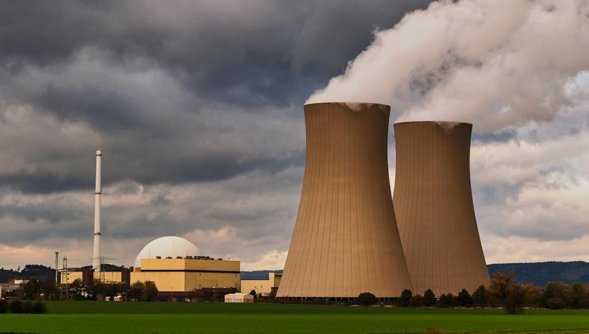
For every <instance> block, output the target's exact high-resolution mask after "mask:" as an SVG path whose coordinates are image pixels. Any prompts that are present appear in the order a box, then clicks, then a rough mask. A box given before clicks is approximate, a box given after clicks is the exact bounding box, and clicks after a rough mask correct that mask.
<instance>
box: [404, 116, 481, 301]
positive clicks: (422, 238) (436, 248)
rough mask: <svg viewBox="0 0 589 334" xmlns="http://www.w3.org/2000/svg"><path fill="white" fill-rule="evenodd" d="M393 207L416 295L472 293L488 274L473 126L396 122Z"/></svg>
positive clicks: (452, 123) (464, 124)
mask: <svg viewBox="0 0 589 334" xmlns="http://www.w3.org/2000/svg"><path fill="white" fill-rule="evenodd" d="M394 129H395V147H396V154H397V159H396V160H397V163H396V171H395V188H394V196H393V202H394V207H395V213H396V218H397V224H398V227H399V233H400V234H401V242H402V244H403V250H404V253H405V260H406V261H407V267H408V268H409V274H410V275H411V282H412V284H413V288H414V290H413V292H414V293H419V294H423V293H424V291H425V290H427V289H432V290H433V292H434V293H435V294H436V295H440V294H442V293H453V294H456V293H458V292H459V291H460V290H462V289H466V290H468V291H470V292H471V293H472V291H474V290H475V289H476V288H478V287H479V286H480V285H487V284H488V283H489V274H488V272H487V266H486V264H485V256H484V254H483V249H482V247H481V240H480V238H479V232H478V229H477V223H476V218H475V213H474V206H473V202H472V191H471V185H470V165H469V164H470V161H469V160H470V136H471V131H472V124H468V123H455V122H403V123H396V124H395V125H394Z"/></svg>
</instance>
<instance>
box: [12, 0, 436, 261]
mask: <svg viewBox="0 0 589 334" xmlns="http://www.w3.org/2000/svg"><path fill="white" fill-rule="evenodd" d="M427 3H428V1H406V2H389V1H384V0H378V1H369V2H366V1H346V2H341V1H296V2H293V1H270V0H254V1H219V2H214V1H99V2H93V1H51V2H49V1H2V2H0V142H2V143H5V144H6V145H3V146H2V148H0V166H2V167H1V168H0V210H1V211H0V226H2V233H1V234H0V247H2V245H8V246H10V247H16V249H17V250H13V252H14V253H11V254H21V253H22V254H25V253H23V252H22V248H19V247H30V245H32V244H34V245H38V246H40V247H51V249H45V250H46V251H47V252H49V253H47V254H48V255H47V256H45V255H43V256H44V257H47V258H48V259H49V258H51V257H52V256H53V252H52V249H53V248H55V249H60V248H61V250H62V251H63V252H67V250H68V249H69V250H70V251H71V252H72V253H70V254H69V256H74V255H75V254H78V255H76V256H78V257H79V258H80V261H81V262H80V265H83V264H87V263H86V262H87V260H88V259H87V258H88V257H89V255H88V256H86V253H84V251H81V250H80V249H82V248H84V247H87V246H89V245H90V241H91V238H92V217H93V200H92V199H93V192H92V191H93V186H94V151H95V150H96V149H98V148H101V149H102V150H103V187H104V189H105V192H104V198H103V211H102V216H103V226H102V228H103V229H102V232H103V236H104V242H105V250H107V251H106V252H108V253H109V254H108V256H114V257H117V258H118V259H119V261H120V262H119V263H122V264H126V265H128V264H130V262H129V261H128V260H131V259H132V258H134V256H135V254H136V252H137V251H138V250H139V249H140V247H141V246H142V245H143V244H145V243H146V242H147V241H149V240H150V239H152V238H155V237H157V236H161V235H169V234H175V235H184V236H186V237H187V238H189V239H191V240H193V241H194V242H196V243H197V246H198V247H199V248H200V249H201V250H202V251H203V252H204V253H205V254H211V255H217V256H224V255H226V254H230V253H231V254H234V255H236V254H237V255H238V256H239V257H240V258H241V259H243V260H244V261H246V260H247V261H250V262H255V261H259V259H260V258H261V257H262V255H264V254H267V253H268V252H270V253H272V252H274V253H276V254H282V255H284V254H283V253H284V251H285V250H286V247H288V241H289V238H290V231H291V229H292V224H293V221H294V216H295V213H296V202H297V200H298V197H299V194H298V192H299V190H300V184H301V178H302V172H303V168H302V167H303V164H304V154H305V153H304V135H305V132H304V122H303V116H302V105H303V103H304V101H305V99H306V98H307V97H308V95H309V94H310V93H312V92H313V91H314V90H316V89H317V88H319V87H322V86H324V85H325V84H326V82H327V81H328V80H329V78H331V77H332V76H334V75H336V74H339V73H340V72H342V71H343V69H345V67H346V66H347V62H348V61H349V60H350V59H352V58H353V57H354V56H355V55H356V54H357V53H358V52H361V51H362V50H363V49H364V48H365V47H366V46H367V45H369V43H370V41H371V40H372V38H373V32H374V30H375V29H379V28H389V27H392V26H393V25H394V24H395V23H396V22H398V21H399V20H400V19H401V18H402V17H403V15H404V14H405V13H406V12H408V11H411V10H414V9H416V8H423V7H425V6H426V4H427ZM121 240H125V242H124V243H121V242H120V241H121ZM121 247H122V248H121ZM33 252H35V251H33ZM74 252H75V253H74ZM80 252H81V253H80ZM26 254H29V255H26V256H27V257H29V258H30V257H31V256H32V255H30V254H32V253H26ZM88 254H89V253H88ZM19 256H20V255H19ZM22 256H23V258H24V257H25V255H22ZM27 261H28V260H27Z"/></svg>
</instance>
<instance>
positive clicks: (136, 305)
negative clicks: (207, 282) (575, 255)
mask: <svg viewBox="0 0 589 334" xmlns="http://www.w3.org/2000/svg"><path fill="white" fill-rule="evenodd" d="M47 306H48V309H49V312H50V313H47V314H0V333H109V334H113V333H176V334H179V333H236V332H239V333H421V332H424V331H426V330H427V329H428V328H436V329H439V330H441V331H444V332H471V333H478V332H480V333H483V332H485V333H489V332H525V333H535V332H547V333H589V311H587V310H560V311H551V310H528V311H527V312H526V313H525V314H521V315H507V314H503V313H502V311H500V310H480V309H464V310H461V309H428V308H387V307H349V306H322V305H285V304H222V303H157V302H151V303H148V302H125V303H114V302H110V303H107V302H48V303H47Z"/></svg>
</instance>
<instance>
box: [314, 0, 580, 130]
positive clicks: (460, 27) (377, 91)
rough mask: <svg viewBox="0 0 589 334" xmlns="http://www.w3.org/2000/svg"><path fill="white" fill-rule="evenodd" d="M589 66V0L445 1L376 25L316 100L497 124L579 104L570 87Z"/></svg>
mask: <svg viewBox="0 0 589 334" xmlns="http://www.w3.org/2000/svg"><path fill="white" fill-rule="evenodd" d="M587 69H589V2H585V1H581V0H580V1H574V0H552V1H550V0H544V1H529V2H528V1H520V0H517V1H507V0H506V1H466V0H465V1H460V2H457V3H452V2H449V1H443V2H438V3H432V4H431V5H430V6H429V7H428V8H427V9H426V10H423V11H416V12H413V13H411V14H408V15H407V16H405V18H403V20H402V21H401V22H400V23H399V24H397V25H396V26H395V27H393V28H392V29H389V30H383V31H378V32H376V33H375V39H374V41H373V43H372V45H370V46H369V47H368V48H367V49H366V50H365V51H363V52H362V53H361V54H360V55H358V57H357V58H356V59H355V60H353V61H352V62H350V63H349V64H348V67H347V69H346V71H345V73H344V74H342V75H340V76H338V77H335V78H333V79H331V81H330V82H329V84H328V85H327V87H326V88H324V89H322V90H319V91H316V92H315V93H314V94H313V95H312V96H311V97H310V98H309V100H308V101H307V103H314V102H329V101H355V102H377V103H386V104H390V105H391V106H392V107H393V109H394V110H397V111H402V115H401V117H400V118H399V120H401V121H407V120H455V121H468V122H474V123H476V124H477V128H478V130H483V131H493V130H498V129H501V128H505V127H509V126H517V125H522V124H525V123H528V122H530V121H547V120H551V119H552V118H553V117H554V115H555V114H556V113H557V112H558V111H559V110H562V109H563V107H566V106H568V105H570V104H574V103H575V99H576V98H577V97H578V96H576V95H575V94H570V92H568V91H567V89H565V87H566V86H567V83H569V82H571V81H572V80H574V79H575V78H576V77H577V76H578V75H579V73H581V72H583V71H586V70H587ZM586 93H587V91H586V90H585V91H584V92H583V94H586Z"/></svg>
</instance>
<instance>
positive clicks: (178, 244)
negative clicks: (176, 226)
mask: <svg viewBox="0 0 589 334" xmlns="http://www.w3.org/2000/svg"><path fill="white" fill-rule="evenodd" d="M198 253H199V251H198V248H197V247H196V246H195V245H194V244H193V243H192V242H190V241H188V240H186V239H184V238H180V237H174V236H166V237H161V238H157V239H155V240H152V241H151V242H149V243H148V244H147V245H145V247H143V249H142V250H141V251H140V252H139V254H138V255H137V258H136V259H135V268H139V267H141V259H155V258H156V256H161V257H162V258H166V257H170V256H171V257H173V258H176V257H178V256H182V257H185V256H195V255H198Z"/></svg>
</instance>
